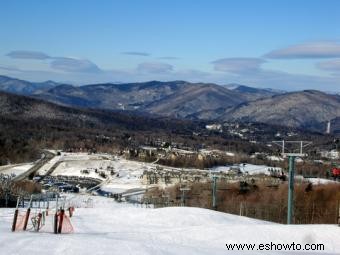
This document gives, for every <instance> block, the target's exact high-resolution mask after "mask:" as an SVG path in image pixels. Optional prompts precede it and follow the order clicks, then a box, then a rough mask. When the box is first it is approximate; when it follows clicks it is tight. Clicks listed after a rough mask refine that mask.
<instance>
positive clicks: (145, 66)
mask: <svg viewBox="0 0 340 255" xmlns="http://www.w3.org/2000/svg"><path fill="white" fill-rule="evenodd" d="M0 31H1V44H0V74H3V75H9V76H13V77H18V78H22V79H28V80H31V81H44V80H55V81H59V82H68V83H73V84H88V83H96V82H135V81H147V80H163V81H168V80H187V81H192V82H214V83H218V84H229V83H241V84H247V85H250V86H254V87H271V88H275V89H286V90H300V89H321V90H327V91H340V1H338V0H320V1H316V0H308V1H307V0H305V1H304V0H299V1H296V0H295V1H290V0H281V1H279V0H276V1H274V0H247V1H246V0H237V1H236V0H234V1H231V0H220V1H218V0H206V1H203V0H195V1H191V0H181V1H180V0H171V1H170V0H168V1H166V0H135V1H133V0H121V1H119V0H115V1H114V0H111V1H109V0H97V1H95V0H79V1H77V0H68V1H62V0H58V1H56V0H55V1H52V0H44V1H43V0H40V1H39V0H32V1H23V0H22V1H16V0H2V1H1V8H0Z"/></svg>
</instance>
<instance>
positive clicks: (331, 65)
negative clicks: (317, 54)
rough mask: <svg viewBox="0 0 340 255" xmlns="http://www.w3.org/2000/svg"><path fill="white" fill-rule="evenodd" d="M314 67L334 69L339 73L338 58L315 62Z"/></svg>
mask: <svg viewBox="0 0 340 255" xmlns="http://www.w3.org/2000/svg"><path fill="white" fill-rule="evenodd" d="M316 67H318V68H319V69H321V70H326V71H335V72H339V73H340V59H334V60H329V61H324V62H319V63H317V64H316Z"/></svg>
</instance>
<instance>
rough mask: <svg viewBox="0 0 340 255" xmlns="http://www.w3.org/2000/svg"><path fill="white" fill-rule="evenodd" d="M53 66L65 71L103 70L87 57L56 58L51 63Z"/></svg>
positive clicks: (94, 71) (91, 71) (92, 71)
mask: <svg viewBox="0 0 340 255" xmlns="http://www.w3.org/2000/svg"><path fill="white" fill-rule="evenodd" d="M50 66H51V68H53V69H57V70H61V71H65V72H88V73H96V72H101V70H100V68H99V67H98V66H97V65H96V64H94V63H92V62H91V61H89V60H87V59H75V58H64V57H61V58H54V60H53V61H52V62H51V63H50Z"/></svg>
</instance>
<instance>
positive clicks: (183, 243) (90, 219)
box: [0, 197, 340, 255]
mask: <svg viewBox="0 0 340 255" xmlns="http://www.w3.org/2000/svg"><path fill="white" fill-rule="evenodd" d="M77 199H79V197H78V198H75V200H77ZM93 199H94V205H93V206H94V207H93V208H76V211H75V215H74V216H73V217H72V218H71V221H72V224H73V227H74V230H75V231H74V233H73V234H61V235H55V234H52V233H48V232H45V233H40V232H39V233H37V232H30V231H27V232H15V233H12V232H11V231H10V228H11V221H12V217H13V212H14V210H13V209H0V220H1V224H0V243H1V246H0V253H1V254H18V255H26V254H36V255H40V254H41V255H46V254H49V255H59V254H65V255H68V254H70V255H78V254H91V255H93V254H96V255H97V254H99V255H101V254H152V255H156V254H167V255H170V254H176V255H177V254H184V255H186V254H202V255H203V254H208V255H212V254H214V255H215V254H221V255H222V254H223V255H224V254H327V255H335V254H340V238H339V236H340V227H338V226H336V225H290V226H288V225H280V224H274V223H268V222H264V221H259V220H253V219H250V218H246V217H240V216H236V215H230V214H225V213H220V212H215V211H211V210H207V209H199V208H189V207H169V208H162V209H152V208H140V207H134V206H132V205H127V204H118V203H116V202H114V201H113V200H112V199H108V198H99V197H95V198H93ZM49 217H50V216H49ZM46 227H47V226H46ZM271 242H272V243H276V244H290V243H292V242H294V243H298V244H301V245H304V244H306V243H308V244H312V243H318V244H323V245H324V247H325V251H314V252H309V253H308V252H303V251H265V252H264V251H228V250H227V248H226V244H227V243H228V244H232V243H237V244H240V243H248V244H257V245H258V244H267V243H271Z"/></svg>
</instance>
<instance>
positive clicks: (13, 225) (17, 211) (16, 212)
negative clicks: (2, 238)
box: [12, 209, 19, 232]
mask: <svg viewBox="0 0 340 255" xmlns="http://www.w3.org/2000/svg"><path fill="white" fill-rule="evenodd" d="M18 213H19V210H18V209H15V212H14V218H13V224H12V232H14V231H15V227H16V225H17V219H18Z"/></svg>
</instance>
